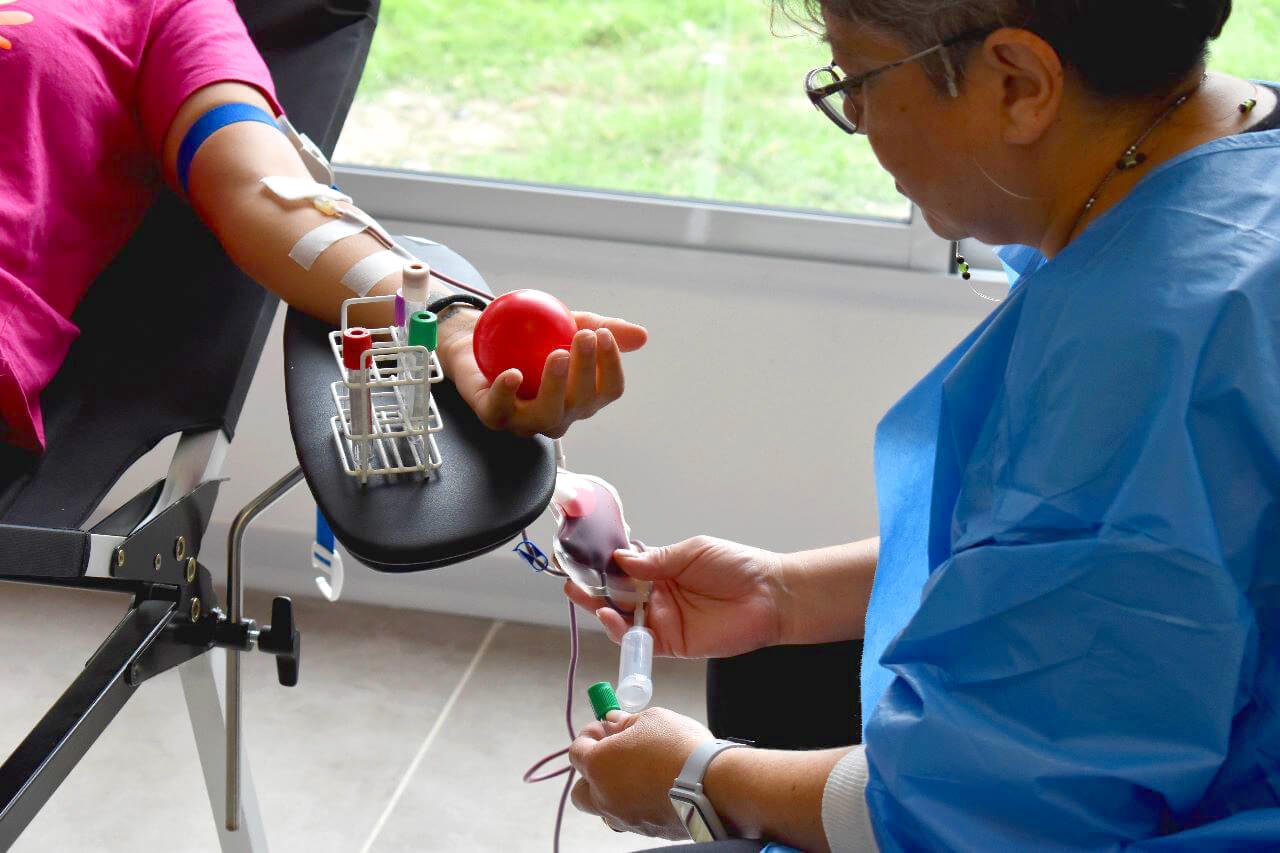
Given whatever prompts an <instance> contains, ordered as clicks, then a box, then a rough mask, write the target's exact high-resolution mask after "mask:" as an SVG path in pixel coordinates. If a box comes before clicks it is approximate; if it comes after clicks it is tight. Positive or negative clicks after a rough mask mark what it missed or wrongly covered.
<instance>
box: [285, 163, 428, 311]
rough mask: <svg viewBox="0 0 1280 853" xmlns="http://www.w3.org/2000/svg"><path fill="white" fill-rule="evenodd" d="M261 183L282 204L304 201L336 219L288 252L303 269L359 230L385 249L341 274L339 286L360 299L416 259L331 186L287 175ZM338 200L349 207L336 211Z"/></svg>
mask: <svg viewBox="0 0 1280 853" xmlns="http://www.w3.org/2000/svg"><path fill="white" fill-rule="evenodd" d="M262 184H263V186H265V187H266V188H267V190H268V191H269V192H270V193H271V194H272V195H274V196H275V197H276V198H278V199H279V200H281V201H286V202H297V201H307V202H310V203H311V204H313V205H315V206H316V207H317V208H319V209H321V210H323V211H324V212H326V213H329V214H330V215H333V216H336V219H335V220H334V221H333V222H326V223H325V224H323V225H320V226H317V227H316V228H313V229H312V230H311V231H308V232H307V233H306V234H304V235H302V237H301V238H300V239H299V240H298V242H296V243H294V245H293V247H292V248H291V249H290V250H289V257H290V258H291V259H293V261H294V262H295V263H296V264H298V266H300V267H302V268H303V269H304V270H310V269H311V267H312V266H313V265H314V264H315V262H316V260H317V259H318V258H319V257H320V255H322V254H324V251H325V250H326V249H328V248H329V247H330V246H332V245H333V244H334V243H337V242H338V241H339V240H345V239H346V238H347V237H351V236H354V235H355V234H358V233H360V232H361V231H369V232H371V233H372V234H373V235H374V236H375V237H376V238H377V239H378V241H379V242H380V243H382V244H383V245H384V246H386V249H384V250H383V251H381V252H376V253H374V254H372V255H369V256H368V257H366V258H364V259H362V260H360V261H357V262H356V263H355V264H354V265H353V266H352V267H351V269H349V270H347V272H346V274H345V275H343V277H342V284H343V285H344V286H346V287H347V288H349V289H350V290H352V291H354V292H355V293H357V294H359V295H360V296H364V295H365V294H366V293H368V292H369V291H370V290H371V289H373V286H374V285H375V284H377V283H378V282H379V281H381V280H382V279H384V278H386V277H387V276H388V275H391V273H393V272H397V271H398V270H400V269H402V268H403V267H404V264H405V262H406V261H410V262H412V261H416V260H417V259H418V258H417V256H416V255H414V254H413V253H412V252H409V251H408V250H407V249H405V248H404V247H403V246H401V245H400V244H399V243H397V242H396V240H395V238H394V237H392V236H391V235H390V234H389V233H387V230H386V229H385V228H383V227H382V226H381V225H379V224H378V222H377V220H375V219H374V218H373V217H372V216H370V215H369V214H367V213H365V212H364V211H363V210H361V209H360V208H358V207H355V206H354V205H353V204H352V203H351V197H350V196H348V195H345V194H344V193H342V192H340V191H338V190H336V189H334V188H332V187H326V186H324V185H323V184H319V183H316V182H315V181H311V180H307V179H306V178H296V177H290V176H273V177H268V178H263V179H262ZM339 201H340V202H345V203H346V204H348V205H351V206H350V207H347V208H344V209H338V208H336V207H335V205H334V202H339ZM320 202H329V204H328V205H327V206H325V205H322V204H320Z"/></svg>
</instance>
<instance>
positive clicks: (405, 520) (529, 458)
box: [284, 240, 556, 572]
mask: <svg viewBox="0 0 1280 853" xmlns="http://www.w3.org/2000/svg"><path fill="white" fill-rule="evenodd" d="M403 245H404V246H405V247H406V248H408V249H409V250H410V251H413V252H415V253H417V254H418V255H419V256H420V257H421V258H422V259H423V260H424V261H426V262H427V263H429V264H430V265H431V266H432V268H438V269H440V270H441V271H443V272H445V273H447V274H449V275H452V276H454V277H456V278H459V279H462V280H464V281H467V282H468V283H470V284H474V285H477V286H481V287H483V286H484V285H483V282H482V280H481V279H480V275H479V273H478V272H476V270H475V268H474V267H472V266H471V265H470V264H469V263H467V262H466V261H465V260H463V259H462V258H461V257H460V256H458V255H457V254H456V253H454V252H453V251H451V250H450V249H448V248H446V247H444V246H425V245H422V244H419V243H417V242H414V241H409V240H406V241H403ZM328 332H329V329H328V328H326V327H325V325H324V324H323V323H320V322H318V321H316V320H313V319H311V318H310V317H307V316H305V315H303V314H301V313H300V312H298V311H290V312H289V315H288V318H287V320H286V322H285V333H284V356H285V394H286V399H287V403H288V408H289V426H290V430H291V431H292V433H293V442H294V446H295V448H296V450H297V453H298V462H299V464H300V465H301V466H302V471H303V474H304V475H305V477H306V481H307V485H308V487H310V489H311V494H312V495H313V496H314V497H315V501H316V505H317V506H318V507H319V508H320V510H321V511H322V512H323V513H324V515H325V517H326V518H327V519H328V521H329V525H330V526H331V527H332V528H333V533H334V536H336V537H337V539H338V541H340V542H341V543H342V544H343V545H344V546H346V548H347V550H348V551H350V552H351V554H352V555H353V556H354V557H356V558H357V559H358V560H360V561H361V562H363V563H366V564H368V565H369V566H371V567H373V568H375V569H378V570H380V571H386V572H414V571H420V570H423V569H432V568H437V567H440V566H445V565H449V564H451V563H456V562H459V561H462V560H465V559H468V558H470V557H474V556H477V555H479V554H482V553H484V552H486V551H490V550H492V549H494V548H496V547H498V546H499V545H501V544H503V543H504V542H507V541H509V540H510V539H512V538H513V537H514V536H515V535H516V534H518V533H519V532H520V531H521V530H522V529H523V528H525V527H527V526H529V525H530V524H531V523H532V522H533V521H534V520H535V519H536V518H537V517H538V516H539V515H541V514H542V512H543V510H544V509H545V508H546V506H547V504H548V503H549V502H550V501H551V492H552V489H553V488H554V486H555V473H556V468H555V453H554V449H553V446H552V443H551V441H550V440H549V439H546V438H544V437H542V436H538V437H536V438H532V439H525V438H518V437H516V436H514V435H511V434H509V433H502V432H495V431H493V430H490V429H488V428H487V427H485V426H484V425H483V424H481V423H480V421H479V420H478V419H477V418H476V416H475V413H474V412H472V411H471V408H470V407H469V406H468V405H467V404H466V403H465V402H464V401H463V400H462V398H461V397H459V396H458V393H457V391H456V390H455V389H454V387H453V385H452V383H450V382H449V381H447V380H446V381H444V382H441V383H440V384H438V385H436V386H435V389H434V390H435V398H436V405H437V406H438V407H439V408H440V413H441V417H442V418H443V420H444V431H443V432H441V433H439V434H437V436H436V440H437V442H439V446H440V452H441V455H442V456H443V458H444V465H443V467H441V468H440V469H439V470H438V471H436V472H435V473H434V474H433V475H432V476H431V478H429V479H425V480H424V479H422V478H421V477H404V476H402V477H398V478H396V481H395V482H390V481H387V480H384V479H382V478H374V479H373V480H371V481H370V482H369V484H368V485H367V486H363V487H362V486H361V485H360V483H359V482H358V481H357V480H356V479H355V478H354V477H350V476H348V475H347V474H345V473H344V472H343V471H342V465H341V463H340V462H339V460H338V459H337V458H336V452H337V451H336V449H335V448H334V445H333V435H332V433H331V432H330V427H329V419H330V418H331V417H332V416H333V401H332V398H331V397H330V394H329V386H330V384H331V383H333V382H334V381H336V380H337V379H338V378H339V376H338V369H337V366H336V365H335V364H334V360H333V355H332V354H331V352H330V350H329V344H328V339H327V334H328Z"/></svg>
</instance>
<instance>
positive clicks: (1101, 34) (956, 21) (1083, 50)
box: [773, 0, 1231, 98]
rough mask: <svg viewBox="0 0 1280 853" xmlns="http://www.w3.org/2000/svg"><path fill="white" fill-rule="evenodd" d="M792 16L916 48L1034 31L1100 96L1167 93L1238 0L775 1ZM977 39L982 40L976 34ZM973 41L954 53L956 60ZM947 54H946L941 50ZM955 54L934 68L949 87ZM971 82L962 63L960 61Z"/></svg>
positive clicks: (1200, 59)
mask: <svg viewBox="0 0 1280 853" xmlns="http://www.w3.org/2000/svg"><path fill="white" fill-rule="evenodd" d="M773 2H774V8H775V9H776V10H778V11H781V12H782V13H783V14H784V15H786V16H787V17H789V18H791V19H792V20H795V21H798V22H800V23H802V24H806V25H817V26H818V27H819V28H823V27H824V22H823V17H822V14H823V12H824V11H825V12H826V13H827V14H830V15H833V16H835V17H837V18H841V19H844V20H847V21H850V22H852V23H855V24H859V25H863V26H867V27H870V28H872V29H875V30H879V31H881V32H885V33H889V34H892V35H894V36H896V37H897V38H898V39H899V40H901V41H902V42H903V44H904V45H905V46H906V47H907V48H908V50H910V51H911V52H913V53H914V52H916V51H921V50H925V49H927V48H929V47H932V46H934V45H936V44H938V43H939V42H942V41H945V40H946V39H949V38H953V37H955V36H957V35H960V34H962V33H967V32H972V31H975V30H976V31H980V32H981V31H994V30H996V29H999V28H1000V27H1019V28H1022V29H1027V30H1031V31H1032V32H1034V33H1036V34H1037V35H1039V36H1040V37H1041V38H1043V39H1044V40H1045V41H1046V42H1048V44H1049V45H1050V46H1051V47H1053V49H1054V50H1056V51H1057V52H1058V55H1059V57H1061V59H1062V62H1063V65H1064V66H1066V67H1067V68H1069V69H1071V70H1073V71H1074V72H1076V74H1077V75H1078V76H1079V77H1080V79H1081V81H1082V82H1083V83H1084V85H1085V86H1086V88H1088V89H1089V90H1090V91H1092V92H1093V93H1095V94H1097V95H1100V96H1103V97H1117V98H1123V97H1139V96H1145V95H1164V94H1167V93H1168V92H1170V91H1171V90H1173V89H1175V88H1177V87H1178V86H1179V85H1181V84H1182V82H1183V81H1184V80H1185V79H1186V77H1187V76H1188V75H1189V74H1191V72H1192V71H1193V70H1194V69H1195V68H1196V67H1197V66H1198V65H1201V64H1203V63H1204V61H1205V58H1206V55H1207V51H1208V43H1209V42H1210V41H1211V40H1213V39H1215V38H1217V37H1218V36H1219V35H1220V34H1221V33H1222V28H1223V26H1224V25H1225V24H1226V22H1227V18H1228V17H1229V16H1230V15H1231V0H773ZM973 44H977V42H976V41H975V42H974V43H973ZM971 47H972V45H966V44H961V45H957V46H956V47H954V48H951V50H952V51H955V52H956V56H957V57H963V56H964V52H965V51H967V50H968V49H970V48H971ZM942 53H943V54H945V53H946V51H943V52H942ZM947 62H948V58H947V57H946V56H945V55H943V56H941V57H940V58H938V59H936V60H934V61H931V62H928V63H927V64H926V66H925V67H926V70H928V71H929V72H930V76H931V77H933V78H934V81H935V83H936V84H938V85H939V86H940V87H943V86H945V85H946V80H947V76H948V75H947V68H946V63H947ZM955 64H956V73H957V77H960V78H961V79H962V75H963V62H956V63H955Z"/></svg>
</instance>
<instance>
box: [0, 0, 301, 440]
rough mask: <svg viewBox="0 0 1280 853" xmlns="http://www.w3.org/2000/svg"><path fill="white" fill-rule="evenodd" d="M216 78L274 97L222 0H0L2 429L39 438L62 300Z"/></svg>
mask: <svg viewBox="0 0 1280 853" xmlns="http://www.w3.org/2000/svg"><path fill="white" fill-rule="evenodd" d="M226 80H232V81H240V82H244V83H248V84H250V85H253V86H256V87H257V88H259V89H260V90H262V92H263V94H265V95H266V96H267V99H268V100H269V101H270V102H271V103H272V105H273V106H275V108H276V110H277V111H279V107H278V106H276V103H275V93H274V89H273V87H272V83H271V75H270V74H269V73H268V71H267V68H266V65H265V63H263V61H262V58H261V57H260V56H259V55H258V52H257V50H256V49H255V48H254V46H253V43H252V42H251V41H250V40H249V36H248V34H247V33H246V32H245V28H244V24H243V22H242V21H241V20H240V17H239V15H238V14H237V13H236V10H235V7H234V5H233V4H232V2H231V0H9V2H5V3H0V126H3V128H4V129H3V137H2V139H3V141H2V142H0V420H2V421H3V425H0V440H2V441H6V442H8V443H11V444H16V445H18V446H20V447H24V448H27V449H31V450H40V449H43V447H44V425H43V422H42V420H41V417H40V403H39V395H40V392H41V391H42V390H43V389H44V388H45V386H46V385H48V384H49V381H50V380H51V379H52V378H53V376H54V374H55V373H57V371H58V367H59V366H60V365H61V364H62V361H63V359H64V358H65V357H66V354H67V349H68V348H69V347H70V346H71V342H72V341H73V340H75V338H76V336H77V335H78V334H79V330H78V329H77V328H76V326H75V324H73V323H72V322H71V320H70V317H71V312H72V311H73V310H74V309H75V307H76V304H77V303H79V301H80V299H81V298H82V297H83V296H84V294H85V291H86V290H88V288H89V286H90V285H91V284H92V283H93V281H94V280H95V279H96V278H97V277H98V275H99V274H100V273H101V272H102V271H103V269H105V267H106V266H107V264H108V263H110V261H111V259H112V258H113V257H115V255H116V254H117V253H118V252H119V251H120V249H122V248H123V247H124V244H125V242H126V241H127V240H128V239H129V237H130V236H131V235H132V234H133V232H134V230H135V229H136V228H137V227H138V224H139V223H140V222H141V220H142V216H143V214H144V213H145V212H146V210H147V208H148V207H149V206H150V205H151V203H152V202H153V201H154V199H155V196H156V193H157V192H158V191H159V189H160V187H161V186H162V182H161V179H160V161H159V152H160V149H161V145H162V143H163V140H164V136H165V133H166V131H167V130H168V128H169V124H170V122H171V121H172V120H173V117H174V115H175V114H176V113H177V111H178V108H179V107H180V106H181V105H182V103H183V101H185V100H186V98H187V97H188V96H189V95H191V94H192V93H193V92H195V91H196V90H197V89H200V88H202V87H204V86H207V85H209V84H211V83H216V82H220V81H226Z"/></svg>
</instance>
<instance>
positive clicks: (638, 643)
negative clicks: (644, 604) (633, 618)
mask: <svg viewBox="0 0 1280 853" xmlns="http://www.w3.org/2000/svg"><path fill="white" fill-rule="evenodd" d="M617 695H618V704H619V705H621V706H622V710H624V711H626V712H627V713H628V714H635V713H637V712H639V711H643V710H644V709H645V708H647V707H648V706H649V702H650V701H652V699H653V632H652V631H650V630H649V629H648V628H645V627H644V626H643V625H636V626H635V627H634V628H631V629H629V630H628V631H627V633H625V634H623V635H622V653H621V657H620V658H619V660H618V689H617Z"/></svg>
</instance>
